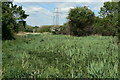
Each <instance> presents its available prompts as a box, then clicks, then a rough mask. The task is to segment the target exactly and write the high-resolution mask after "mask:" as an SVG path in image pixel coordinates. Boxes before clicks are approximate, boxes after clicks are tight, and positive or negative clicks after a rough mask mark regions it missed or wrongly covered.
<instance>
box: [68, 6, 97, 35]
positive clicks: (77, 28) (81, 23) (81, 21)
mask: <svg viewBox="0 0 120 80" xmlns="http://www.w3.org/2000/svg"><path fill="white" fill-rule="evenodd" d="M94 17H95V16H94V12H92V11H91V10H90V9H88V8H87V7H86V6H84V7H76V8H74V9H71V10H70V12H69V14H68V17H67V18H68V20H69V25H70V34H71V35H77V36H81V35H87V34H86V33H88V34H89V33H90V32H88V30H87V29H88V28H90V27H91V26H90V25H91V24H92V23H93V21H94Z"/></svg>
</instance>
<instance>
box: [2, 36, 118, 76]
mask: <svg viewBox="0 0 120 80" xmlns="http://www.w3.org/2000/svg"><path fill="white" fill-rule="evenodd" d="M116 40H117V39H116V38H113V37H110V36H88V37H72V36H63V35H43V34H41V35H26V36H24V37H18V39H17V40H12V41H9V40H7V41H4V42H3V69H2V70H3V78H33V77H37V78H51V77H54V78H57V77H60V78H117V76H118V47H117V45H116V43H115V42H116Z"/></svg>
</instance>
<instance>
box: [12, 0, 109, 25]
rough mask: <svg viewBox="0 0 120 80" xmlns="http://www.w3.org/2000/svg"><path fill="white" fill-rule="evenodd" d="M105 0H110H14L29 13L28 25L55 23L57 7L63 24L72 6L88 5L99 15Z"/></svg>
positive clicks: (60, 22)
mask: <svg viewBox="0 0 120 80" xmlns="http://www.w3.org/2000/svg"><path fill="white" fill-rule="evenodd" d="M105 1H110V0H89V1H88V0H84V1H83V0H77V1H75V0H64V1H63V0H34V1H33V0H14V4H17V5H19V6H22V7H23V9H24V10H25V11H26V13H27V14H29V17H28V18H27V19H26V21H27V24H28V25H32V26H41V25H53V24H55V22H54V21H53V17H54V16H55V15H56V14H55V13H53V12H55V8H59V9H58V11H59V12H60V13H59V24H63V23H65V22H66V21H67V19H66V17H67V14H68V11H69V10H70V8H74V7H76V6H88V8H90V9H91V10H92V11H93V12H94V13H95V15H96V16H97V15H98V12H99V10H100V7H102V6H103V3H104V2H105ZM54 20H55V19H54Z"/></svg>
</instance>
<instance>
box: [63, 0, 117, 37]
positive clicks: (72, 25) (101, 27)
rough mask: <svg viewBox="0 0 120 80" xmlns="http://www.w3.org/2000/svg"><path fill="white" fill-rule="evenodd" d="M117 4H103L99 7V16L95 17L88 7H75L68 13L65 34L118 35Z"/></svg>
mask: <svg viewBox="0 0 120 80" xmlns="http://www.w3.org/2000/svg"><path fill="white" fill-rule="evenodd" d="M118 9H119V6H118V2H105V3H104V6H103V7H101V9H100V12H99V16H97V17H96V16H95V14H94V12H93V11H91V10H90V9H89V8H88V7H86V6H84V7H76V8H74V9H71V10H70V11H69V14H68V17H67V19H68V20H69V21H68V23H66V24H65V25H64V26H66V25H67V27H66V28H67V29H65V30H67V31H66V34H70V35H74V36H89V35H94V34H98V35H103V36H116V35H118V31H117V30H118V27H119V26H118V19H119V17H118Z"/></svg>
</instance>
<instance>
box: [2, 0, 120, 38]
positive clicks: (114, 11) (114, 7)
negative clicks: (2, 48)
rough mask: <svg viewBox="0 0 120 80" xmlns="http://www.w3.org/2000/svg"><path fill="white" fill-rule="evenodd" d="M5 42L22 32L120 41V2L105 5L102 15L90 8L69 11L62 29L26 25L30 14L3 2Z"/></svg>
mask: <svg viewBox="0 0 120 80" xmlns="http://www.w3.org/2000/svg"><path fill="white" fill-rule="evenodd" d="M1 4H2V39H3V40H6V39H14V38H15V37H14V34H16V33H18V32H19V31H23V32H40V33H44V32H50V33H53V34H64V35H73V36H89V35H96V34H97V35H102V36H119V38H120V24H119V22H120V19H119V17H120V14H119V13H120V8H119V7H120V2H105V3H104V5H103V7H101V9H100V11H99V16H95V14H94V12H93V11H92V10H90V9H89V8H88V7H86V6H84V7H76V8H73V9H70V11H69V14H68V16H67V19H68V22H66V23H64V25H61V26H55V25H49V26H42V27H38V26H35V27H32V26H29V25H26V21H25V19H26V18H27V17H28V15H27V14H26V13H25V11H24V10H23V9H22V6H17V5H13V3H12V2H2V3H1Z"/></svg>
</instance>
